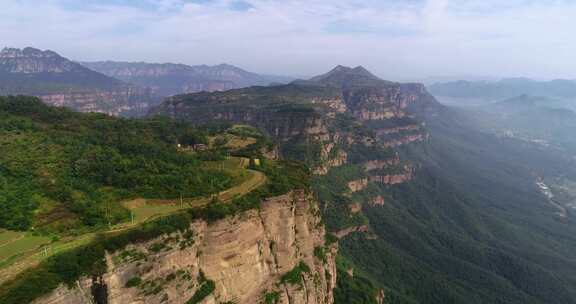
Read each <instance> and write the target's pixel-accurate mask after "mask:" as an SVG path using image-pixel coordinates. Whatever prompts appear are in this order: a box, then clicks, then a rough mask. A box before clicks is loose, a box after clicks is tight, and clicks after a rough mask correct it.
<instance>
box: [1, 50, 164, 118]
mask: <svg viewBox="0 0 576 304" xmlns="http://www.w3.org/2000/svg"><path fill="white" fill-rule="evenodd" d="M0 95H33V96H38V97H40V98H41V99H42V100H43V101H44V102H45V103H47V104H50V105H56V106H66V107H70V108H72V109H75V110H78V111H83V112H103V113H107V114H111V115H139V114H142V113H143V112H145V111H146V109H147V108H148V107H149V106H150V105H151V104H152V103H153V99H152V97H151V96H150V94H149V92H148V91H147V90H146V89H143V88H140V87H137V86H134V85H129V84H127V83H124V82H122V81H120V80H117V79H114V78H111V77H108V76H106V75H103V74H101V73H98V72H95V71H92V70H90V69H88V68H86V67H84V66H82V65H80V64H78V63H75V62H73V61H70V60H68V59H66V58H64V57H62V56H60V55H58V54H57V53H55V52H53V51H49V50H46V51H42V50H38V49H35V48H30V47H27V48H24V49H15V48H4V49H3V50H2V51H1V52H0Z"/></svg>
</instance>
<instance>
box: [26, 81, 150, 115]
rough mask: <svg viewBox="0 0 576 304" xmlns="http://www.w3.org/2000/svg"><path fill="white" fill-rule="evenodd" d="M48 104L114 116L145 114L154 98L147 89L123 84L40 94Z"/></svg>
mask: <svg viewBox="0 0 576 304" xmlns="http://www.w3.org/2000/svg"><path fill="white" fill-rule="evenodd" d="M37 96H38V97H39V98H40V99H42V101H43V102H44V103H46V104H49V105H53V106H58V107H67V108H71V109H74V110H76V111H80V112H98V113H105V114H108V115H113V116H143V115H145V114H146V113H147V111H148V109H149V108H150V106H151V104H153V103H154V98H153V97H151V95H150V92H148V91H147V90H146V89H143V88H139V87H132V86H123V87H119V88H114V89H108V90H99V89H94V90H89V91H74V90H66V91H63V92H60V93H51V94H38V95H37Z"/></svg>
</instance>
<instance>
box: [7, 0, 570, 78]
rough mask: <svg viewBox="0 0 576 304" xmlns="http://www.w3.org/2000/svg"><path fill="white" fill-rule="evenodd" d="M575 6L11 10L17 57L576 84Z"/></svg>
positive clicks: (313, 1)
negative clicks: (357, 69) (36, 52)
mask: <svg viewBox="0 0 576 304" xmlns="http://www.w3.org/2000/svg"><path fill="white" fill-rule="evenodd" d="M575 27H576V5H575V4H574V2H573V1H568V0H546V1H545V0H539V1H538V0H507V1H501V0H499V1H496V0H483V1H481V0H389V1H381V0H364V1H360V0H44V1H35V0H4V1H3V9H2V10H1V11H0V37H2V40H1V41H2V42H3V43H4V44H6V45H8V46H16V47H24V46H36V47H40V48H46V49H53V50H55V51H58V52H60V53H61V54H62V55H65V56H67V57H71V58H73V59H78V60H98V59H114V60H145V61H155V62H156V61H163V62H167V61H172V62H183V63H189V64H203V63H206V64H216V63H221V62H228V63H232V64H237V65H240V66H243V67H246V68H248V69H252V70H255V71H259V72H266V73H288V74H294V75H313V74H317V73H321V72H323V71H324V70H326V69H329V68H331V67H332V66H333V65H336V64H349V65H359V64H362V65H365V66H367V67H370V68H371V69H372V70H374V71H375V72H376V73H377V74H380V75H382V76H384V77H386V78H391V79H399V78H419V77H425V76H428V75H457V74H459V75H463V74H466V75H470V74H482V75H497V76H499V75H501V76H512V75H525V76H532V77H534V76H539V77H571V78H576V75H574V74H573V73H574V72H573V71H576V62H574V61H573V60H572V57H573V55H572V54H574V53H575V52H576V41H574V39H573V38H572V37H571V36H572V35H571V33H570V32H571V31H570V29H572V28H575Z"/></svg>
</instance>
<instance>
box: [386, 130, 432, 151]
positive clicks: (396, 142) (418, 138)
mask: <svg viewBox="0 0 576 304" xmlns="http://www.w3.org/2000/svg"><path fill="white" fill-rule="evenodd" d="M428 138H429V135H428V134H426V133H419V134H410V135H406V136H402V137H400V138H396V139H387V140H384V141H383V146H384V147H387V148H395V147H399V146H402V145H407V144H411V143H415V142H423V141H426V140H427V139H428Z"/></svg>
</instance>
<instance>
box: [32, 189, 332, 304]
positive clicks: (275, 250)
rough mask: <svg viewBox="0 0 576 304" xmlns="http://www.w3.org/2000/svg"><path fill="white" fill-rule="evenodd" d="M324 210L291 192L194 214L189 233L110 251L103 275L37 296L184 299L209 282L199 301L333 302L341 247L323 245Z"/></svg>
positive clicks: (52, 299)
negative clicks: (225, 211) (215, 214)
mask: <svg viewBox="0 0 576 304" xmlns="http://www.w3.org/2000/svg"><path fill="white" fill-rule="evenodd" d="M319 213H320V212H319V210H318V207H317V205H316V203H315V202H314V201H313V200H311V198H310V197H309V196H308V195H306V194H305V193H304V192H301V191H294V192H292V193H290V194H287V195H284V196H279V197H275V198H271V199H268V200H266V201H265V202H263V203H262V207H261V210H260V211H249V212H246V213H243V214H240V215H237V216H235V217H233V218H227V219H225V220H221V221H218V222H215V223H207V222H204V221H197V222H194V223H193V224H192V225H191V226H190V229H189V231H187V232H185V233H176V234H171V235H164V236H162V237H161V238H158V239H155V240H152V241H149V242H146V243H142V244H135V245H130V246H128V247H126V248H125V249H124V250H123V251H120V252H118V253H116V254H114V255H109V256H107V265H108V266H107V268H108V271H107V272H106V273H105V274H104V275H103V276H102V277H100V278H84V279H83V280H81V281H79V282H77V284H76V286H74V287H73V288H72V289H69V288H68V287H65V286H61V287H60V288H58V289H57V290H56V291H54V292H53V293H52V294H50V295H47V296H45V297H43V298H41V299H38V300H37V301H35V302H34V303H35V304H52V303H54V304H55V303H64V304H66V303H74V304H77V303H110V304H114V303H118V304H120V303H122V304H125V303H186V302H187V301H188V300H189V299H191V298H192V297H195V295H197V293H198V291H199V290H202V289H205V288H206V287H205V286H207V285H210V284H211V282H213V283H214V285H213V286H214V289H213V291H211V292H210V293H209V295H208V296H206V297H205V298H204V299H202V300H201V301H200V302H198V303H203V304H208V303H210V304H211V303H237V304H243V303H246V304H253V303H264V301H265V298H266V297H268V298H275V299H278V302H277V303H286V304H288V303H290V304H299V303H302V304H304V303H306V304H324V303H333V294H332V289H333V288H334V287H335V285H336V269H335V267H336V266H335V256H336V251H337V248H336V245H326V244H325V242H324V234H325V231H324V228H323V225H322V224H321V222H320V217H319ZM320 252H321V253H322V254H320ZM135 278H138V279H135ZM136 282H137V283H136ZM203 286H204V287H203Z"/></svg>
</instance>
